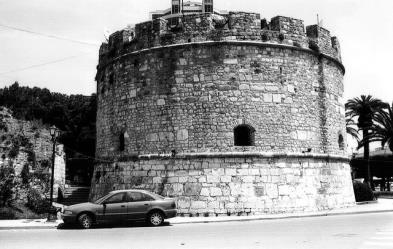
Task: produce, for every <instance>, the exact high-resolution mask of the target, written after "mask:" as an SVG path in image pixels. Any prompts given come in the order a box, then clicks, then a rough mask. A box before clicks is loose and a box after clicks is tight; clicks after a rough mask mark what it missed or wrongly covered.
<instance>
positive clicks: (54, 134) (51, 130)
mask: <svg viewBox="0 0 393 249" xmlns="http://www.w3.org/2000/svg"><path fill="white" fill-rule="evenodd" d="M49 134H50V135H51V137H52V143H53V148H52V171H51V179H50V202H49V203H50V207H49V211H48V221H50V220H51V217H50V209H51V208H52V202H53V183H54V177H55V174H54V173H55V158H56V140H57V137H58V136H59V135H60V130H59V129H57V128H56V126H52V127H50V128H49Z"/></svg>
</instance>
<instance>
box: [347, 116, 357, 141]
mask: <svg viewBox="0 0 393 249" xmlns="http://www.w3.org/2000/svg"><path fill="white" fill-rule="evenodd" d="M355 125H356V123H355V121H353V119H352V118H351V117H349V116H347V115H346V117H345V126H346V131H347V134H349V135H351V136H352V137H353V138H355V139H356V141H358V143H359V132H358V129H356V128H355V127H354V126H355Z"/></svg>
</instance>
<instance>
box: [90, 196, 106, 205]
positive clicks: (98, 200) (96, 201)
mask: <svg viewBox="0 0 393 249" xmlns="http://www.w3.org/2000/svg"><path fill="white" fill-rule="evenodd" d="M107 197H108V195H104V196H103V197H101V198H99V199H97V200H95V201H94V202H93V203H95V204H100V203H101V202H102V201H103V200H104V199H105V198H107Z"/></svg>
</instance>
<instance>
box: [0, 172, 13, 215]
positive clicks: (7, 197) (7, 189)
mask: <svg viewBox="0 0 393 249" xmlns="http://www.w3.org/2000/svg"><path fill="white" fill-rule="evenodd" d="M15 185H16V182H15V170H14V167H13V166H12V164H9V165H3V166H2V167H0V207H4V206H9V205H10V204H11V201H12V198H13V196H14V188H15Z"/></svg>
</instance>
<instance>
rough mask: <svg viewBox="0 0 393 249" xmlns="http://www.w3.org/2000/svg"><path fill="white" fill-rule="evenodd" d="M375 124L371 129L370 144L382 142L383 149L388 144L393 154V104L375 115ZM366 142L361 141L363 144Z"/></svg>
mask: <svg viewBox="0 0 393 249" xmlns="http://www.w3.org/2000/svg"><path fill="white" fill-rule="evenodd" d="M374 120H375V122H374V123H373V125H372V126H371V127H370V133H369V135H368V141H369V142H381V144H382V147H384V146H385V145H386V144H387V145H388V146H389V149H390V151H392V152H393V103H392V106H387V109H386V110H380V111H379V112H377V113H376V114H375V118H374ZM363 143H364V140H362V141H361V144H363Z"/></svg>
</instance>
